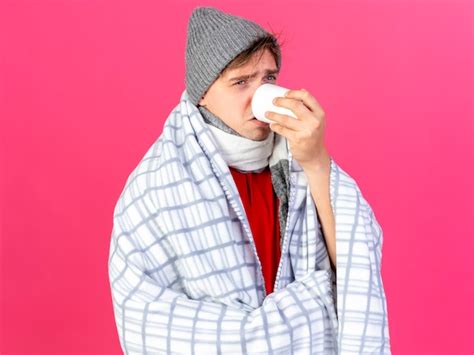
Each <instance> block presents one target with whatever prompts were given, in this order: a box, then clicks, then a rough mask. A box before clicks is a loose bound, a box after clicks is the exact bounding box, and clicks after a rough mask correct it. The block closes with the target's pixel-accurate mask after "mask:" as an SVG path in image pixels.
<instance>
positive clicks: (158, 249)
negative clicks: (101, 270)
mask: <svg viewBox="0 0 474 355" xmlns="http://www.w3.org/2000/svg"><path fill="white" fill-rule="evenodd" d="M281 139H283V142H284V145H286V151H287V159H288V160H287V162H288V171H289V192H288V197H289V198H288V201H287V211H285V212H287V215H286V221H285V222H286V223H285V224H284V226H285V230H284V232H283V234H282V235H283V239H282V249H281V251H282V254H281V260H280V264H279V268H278V272H277V276H276V281H275V288H274V292H273V293H271V294H268V295H267V294H266V293H265V287H264V280H263V274H262V269H261V264H260V261H259V259H258V256H257V253H256V248H255V244H254V241H253V236H252V233H251V230H250V226H249V222H248V219H247V216H246V214H245V210H244V207H243V204H242V201H241V199H240V197H239V193H238V190H237V187H236V185H235V183H234V181H233V179H232V175H231V173H230V171H229V168H228V166H227V164H226V163H225V161H224V160H223V158H222V156H221V155H220V154H219V150H218V149H217V148H216V143H215V141H214V138H213V136H212V134H211V131H210V130H209V128H208V126H207V124H206V123H205V122H204V120H203V117H202V115H201V113H200V112H199V110H198V109H197V108H196V106H194V105H193V104H192V103H191V102H190V101H189V100H188V96H187V93H186V91H184V92H183V94H182V95H181V100H180V102H179V104H178V105H177V106H176V107H175V109H173V111H172V112H171V113H170V115H169V117H168V118H167V119H166V122H165V124H164V127H163V132H162V134H161V135H160V136H159V138H158V139H157V140H156V141H155V142H154V143H153V145H152V146H151V147H150V148H149V150H148V151H147V152H146V154H145V156H144V157H143V158H142V159H141V161H140V162H139V164H138V165H137V166H136V168H135V169H134V170H133V172H132V173H131V174H130V176H129V177H128V179H127V181H126V184H125V187H124V189H123V191H122V193H121V195H120V197H119V199H118V202H117V204H116V206H115V210H114V220H113V231H112V237H111V243H110V253H109V260H108V267H109V269H108V270H109V279H110V286H111V293H112V300H113V307H114V316H115V322H116V325H117V330H118V335H119V339H120V344H121V347H122V349H123V351H124V352H125V353H140V354H144V353H180V354H192V353H195V354H201V353H205V354H214V353H225V354H227V353H229V354H246V353H248V354H254V353H264V354H269V353H270V354H271V353H273V354H291V353H296V354H345V353H347V354H349V353H353V354H390V341H389V328H388V313H387V304H386V297H385V293H384V287H383V283H382V277H381V261H382V242H383V233H382V229H381V227H380V225H379V223H378V222H377V220H376V218H375V215H374V213H373V211H372V209H371V207H370V206H369V204H368V202H367V201H366V200H365V199H364V197H363V196H362V193H361V191H360V189H359V187H358V185H357V183H356V182H355V181H354V179H352V178H351V177H350V176H349V175H348V174H347V173H346V172H345V171H344V170H343V169H342V168H341V167H339V166H338V165H337V164H336V162H335V161H334V159H332V158H331V168H330V200H331V206H332V209H333V212H334V216H335V221H336V254H337V257H336V261H337V265H336V272H334V271H333V270H332V269H331V267H330V261H329V256H328V252H327V249H326V245H325V240H324V236H323V234H322V229H321V225H320V221H319V218H318V214H317V210H316V207H315V204H314V201H313V199H312V196H311V193H310V190H309V186H308V182H307V179H306V177H305V174H304V172H303V170H302V168H301V166H300V165H299V164H298V162H297V161H296V160H294V159H292V156H291V152H290V151H289V149H288V144H287V141H286V139H284V138H281ZM285 214H286V213H285Z"/></svg>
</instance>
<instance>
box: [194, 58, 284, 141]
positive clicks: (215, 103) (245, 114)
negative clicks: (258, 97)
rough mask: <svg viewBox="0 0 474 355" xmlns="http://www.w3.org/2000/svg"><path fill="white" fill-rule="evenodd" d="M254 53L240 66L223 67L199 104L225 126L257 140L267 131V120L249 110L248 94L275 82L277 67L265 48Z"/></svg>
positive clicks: (249, 96) (263, 137) (265, 134)
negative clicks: (257, 116) (264, 120)
mask: <svg viewBox="0 0 474 355" xmlns="http://www.w3.org/2000/svg"><path fill="white" fill-rule="evenodd" d="M261 53H262V52H261V51H260V52H258V53H255V54H254V56H253V57H252V59H251V60H250V61H249V62H248V63H247V64H245V65H244V66H242V67H240V68H235V69H229V70H226V71H225V72H224V73H223V74H222V75H221V76H220V77H219V78H218V79H217V80H216V81H214V83H213V84H212V85H211V86H210V88H209V89H208V91H207V93H206V94H205V95H204V98H202V99H201V101H200V102H199V104H200V105H201V106H205V107H206V108H207V109H208V110H209V111H211V112H212V113H213V114H214V115H216V116H218V117H219V118H220V119H222V121H224V123H226V124H227V125H228V126H229V127H231V128H232V129H234V130H235V131H237V132H238V133H239V134H241V135H242V136H244V137H246V138H248V139H251V140H254V141H261V140H264V139H265V138H267V137H268V135H269V134H270V132H271V130H270V126H269V124H268V123H265V122H261V121H258V120H257V119H255V118H254V117H253V114H252V106H251V103H252V96H253V94H254V92H255V90H256V89H257V88H258V87H259V86H260V85H262V84H265V83H272V84H276V80H277V77H278V70H277V66H276V62H275V59H274V58H273V55H272V54H271V52H270V51H269V50H268V49H265V50H264V52H263V55H262V56H261V57H260V55H261Z"/></svg>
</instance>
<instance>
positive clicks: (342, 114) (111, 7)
mask: <svg viewBox="0 0 474 355" xmlns="http://www.w3.org/2000/svg"><path fill="white" fill-rule="evenodd" d="M199 4H200V5H213V6H217V7H219V8H220V9H222V10H224V11H228V12H230V13H233V14H235V15H240V16H244V17H247V18H249V19H251V20H254V21H256V22H258V23H260V24H261V25H262V26H264V27H266V28H267V29H269V30H273V31H276V32H282V35H281V39H282V41H284V42H285V43H284V44H283V47H282V52H283V60H282V65H283V67H282V74H281V76H280V79H279V83H280V85H283V86H287V87H290V88H294V89H299V88H306V89H307V90H309V91H310V92H311V93H312V94H313V96H315V97H316V99H317V100H318V101H319V102H320V104H321V106H322V107H323V109H324V110H325V112H326V114H327V130H326V142H327V146H328V150H329V152H330V154H331V155H332V156H333V157H334V159H335V160H336V161H337V162H338V164H339V165H340V166H341V167H342V168H343V169H344V170H346V171H347V172H348V173H349V174H350V175H351V176H352V177H354V178H355V179H356V181H357V182H358V183H359V186H360V188H361V190H362V192H363V194H364V196H365V197H366V199H367V200H368V201H369V203H370V204H371V206H372V207H373V209H374V211H375V214H376V217H377V219H378V220H379V222H380V224H381V225H382V227H383V230H384V249H383V268H382V274H383V278H384V285H385V291H386V294H387V300H388V301H387V302H388V311H389V322H390V335H391V342H392V351H393V353H394V354H428V353H429V354H470V353H472V352H473V351H474V345H473V336H472V334H474V333H473V332H474V329H473V306H472V304H473V302H472V301H473V299H474V297H473V265H472V262H471V260H472V259H471V258H472V255H473V251H474V248H473V209H472V202H473V188H472V181H473V143H472V142H473V117H474V115H473V57H472V56H473V33H472V32H473V2H472V1H469V0H466V1H456V0H454V1H448V0H446V1H435V0H433V1H375V0H372V1H362V0H360V1H338V2H332V1H329V0H328V1H312V2H309V1H308V2H301V1H299V2H298V1H291V2H290V1H271V2H270V1H268V2H263V1H260V2H258V3H256V2H253V1H252V2H246V3H242V2H237V1H232V2H222V1H220V2H212V1H206V2H201V3H199ZM197 5H198V2H195V1H182V2H171V1H159V2H158V1H151V0H149V1H139V2H138V1H137V2H132V1H127V2H125V1H77V0H76V1H72V0H71V1H65V0H64V1H59V0H57V1H13V0H11V1H2V2H1V5H0V36H1V37H0V60H1V62H0V65H1V66H0V99H1V101H0V117H1V126H0V144H1V150H0V153H1V156H0V158H1V159H0V163H1V166H0V172H1V174H0V227H1V229H0V232H1V235H0V236H1V238H0V250H1V255H0V258H1V292H0V297H1V306H2V307H1V312H2V313H1V316H0V319H1V322H2V323H1V328H0V331H1V332H0V341H1V342H0V352H1V353H2V354H5V353H6V354H17V353H53V352H61V353H97V354H98V353H119V352H120V347H119V342H118V337H117V333H116V328H115V323H114V318H113V313H112V302H111V295H110V289H109V283H108V277H107V258H108V252H109V243H110V233H111V228H112V213H113V207H114V205H115V202H116V200H117V198H118V196H119V194H120V192H121V190H122V188H123V186H124V183H125V180H126V178H127V177H128V175H129V174H130V173H131V171H132V170H133V168H134V167H135V166H136V165H137V163H138V161H139V160H140V159H141V158H142V156H143V155H144V154H145V152H146V150H147V149H148V147H149V146H150V145H151V144H152V143H153V142H154V141H155V139H156V138H157V137H158V135H159V134H160V132H161V130H162V124H163V122H164V120H165V118H166V117H167V116H168V114H169V113H170V111H171V110H172V109H173V108H174V107H175V105H176V104H177V103H178V100H179V98H180V95H181V93H182V91H183V90H184V50H185V40H186V25H187V21H188V17H189V15H190V13H191V10H192V9H193V8H194V7H195V6H197Z"/></svg>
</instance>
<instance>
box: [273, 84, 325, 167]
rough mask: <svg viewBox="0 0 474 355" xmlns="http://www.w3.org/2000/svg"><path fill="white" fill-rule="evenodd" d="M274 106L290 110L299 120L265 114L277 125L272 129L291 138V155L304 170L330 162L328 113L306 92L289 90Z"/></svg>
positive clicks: (276, 114) (275, 114)
mask: <svg viewBox="0 0 474 355" xmlns="http://www.w3.org/2000/svg"><path fill="white" fill-rule="evenodd" d="M274 104H275V105H276V106H281V107H285V108H287V109H290V110H291V111H292V112H293V113H294V114H295V115H296V117H297V119H295V118H293V117H290V116H287V115H282V114H279V113H276V112H271V111H269V112H267V113H266V115H265V116H266V117H267V118H268V119H270V120H272V121H274V122H275V123H272V124H270V128H271V129H272V130H273V131H274V132H276V133H278V134H280V135H282V136H284V137H285V138H286V139H288V142H289V144H290V150H291V153H292V154H293V157H294V158H295V159H296V160H297V161H298V163H299V164H300V165H301V167H302V168H303V169H305V167H309V166H311V167H312V168H314V167H315V166H318V165H321V164H322V163H323V162H324V161H327V158H328V153H327V151H326V147H325V145H324V129H325V113H324V111H323V109H322V108H321V106H320V105H319V103H318V102H317V101H316V99H315V98H314V97H313V96H312V95H311V94H310V93H309V92H308V91H307V90H305V89H301V90H289V91H288V92H287V93H286V95H285V97H277V98H276V99H275V100H274Z"/></svg>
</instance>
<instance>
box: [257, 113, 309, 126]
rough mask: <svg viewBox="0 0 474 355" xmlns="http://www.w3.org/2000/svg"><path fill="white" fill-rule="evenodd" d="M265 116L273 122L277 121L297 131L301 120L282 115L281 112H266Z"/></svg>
mask: <svg viewBox="0 0 474 355" xmlns="http://www.w3.org/2000/svg"><path fill="white" fill-rule="evenodd" d="M265 117H266V118H268V119H269V120H272V121H273V122H275V123H278V124H279V125H281V126H284V127H287V128H290V129H292V130H294V131H298V130H300V129H301V121H299V120H298V119H297V118H294V117H290V116H287V115H282V114H281V113H277V112H272V111H268V112H266V114H265Z"/></svg>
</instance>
